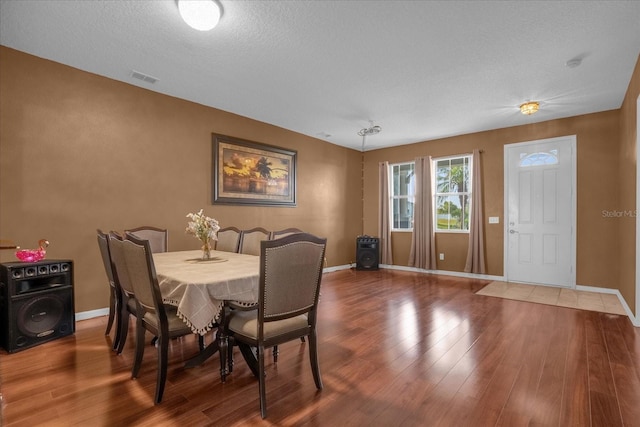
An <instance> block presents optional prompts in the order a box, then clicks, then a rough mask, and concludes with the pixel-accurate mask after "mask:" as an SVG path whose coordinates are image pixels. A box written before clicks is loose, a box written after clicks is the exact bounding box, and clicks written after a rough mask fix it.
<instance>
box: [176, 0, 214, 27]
mask: <svg viewBox="0 0 640 427" xmlns="http://www.w3.org/2000/svg"><path fill="white" fill-rule="evenodd" d="M178 10H179V11H180V16H182V19H183V20H184V22H186V23H187V25H189V26H190V27H191V28H193V29H194V30H198V31H209V30H212V29H213V28H214V27H215V26H216V25H218V21H220V6H218V3H216V2H215V1H213V0H178Z"/></svg>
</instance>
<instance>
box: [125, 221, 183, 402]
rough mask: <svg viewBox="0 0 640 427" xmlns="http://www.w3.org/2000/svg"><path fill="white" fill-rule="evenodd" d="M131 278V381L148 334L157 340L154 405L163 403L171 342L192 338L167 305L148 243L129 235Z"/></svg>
mask: <svg viewBox="0 0 640 427" xmlns="http://www.w3.org/2000/svg"><path fill="white" fill-rule="evenodd" d="M122 251H123V255H124V259H125V261H126V266H127V271H128V273H129V278H130V280H131V283H132V284H133V288H134V291H135V295H136V302H137V310H138V312H137V316H136V319H137V320H136V353H135V360H134V363H133V369H132V370H131V378H137V377H138V374H139V372H140V367H141V365H142V358H143V356H144V348H145V340H144V337H145V332H146V331H149V332H151V333H152V334H154V335H155V336H156V337H158V340H157V349H158V368H157V379H156V394H155V399H154V402H155V403H156V404H158V403H160V402H161V401H162V394H163V392H164V386H165V382H166V379H167V364H168V360H167V359H168V357H169V340H170V339H172V338H177V337H182V336H185V335H190V334H192V333H193V332H192V331H191V328H190V327H189V326H188V325H187V324H186V323H185V322H184V321H183V320H182V319H180V318H179V317H178V314H177V308H176V307H173V306H170V305H165V304H164V302H163V301H162V294H161V293H160V286H159V284H158V278H157V276H156V270H155V266H154V264H153V256H152V251H151V245H150V244H149V241H148V240H144V239H139V238H137V237H136V236H135V235H134V234H132V233H127V234H126V240H124V241H123V242H122Z"/></svg>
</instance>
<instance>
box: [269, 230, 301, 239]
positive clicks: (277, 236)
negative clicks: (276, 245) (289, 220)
mask: <svg viewBox="0 0 640 427" xmlns="http://www.w3.org/2000/svg"><path fill="white" fill-rule="evenodd" d="M297 233H302V230H300V229H299V228H285V229H284V230H278V231H272V232H271V236H270V240H275V239H280V238H282V237H287V236H289V235H291V234H297Z"/></svg>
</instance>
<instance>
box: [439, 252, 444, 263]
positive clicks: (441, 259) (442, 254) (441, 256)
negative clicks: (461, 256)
mask: <svg viewBox="0 0 640 427" xmlns="http://www.w3.org/2000/svg"><path fill="white" fill-rule="evenodd" d="M440 261H444V253H441V254H440Z"/></svg>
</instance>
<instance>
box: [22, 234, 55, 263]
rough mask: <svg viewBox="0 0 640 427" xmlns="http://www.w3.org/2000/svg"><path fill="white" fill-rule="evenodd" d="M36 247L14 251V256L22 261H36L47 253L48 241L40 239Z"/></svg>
mask: <svg viewBox="0 0 640 427" xmlns="http://www.w3.org/2000/svg"><path fill="white" fill-rule="evenodd" d="M38 246H39V247H38V249H20V250H18V251H16V257H17V258H18V259H19V260H20V261H22V262H36V261H41V260H43V259H44V257H45V255H46V254H47V249H46V248H47V246H49V242H48V241H47V240H45V239H41V240H40V241H39V242H38Z"/></svg>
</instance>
